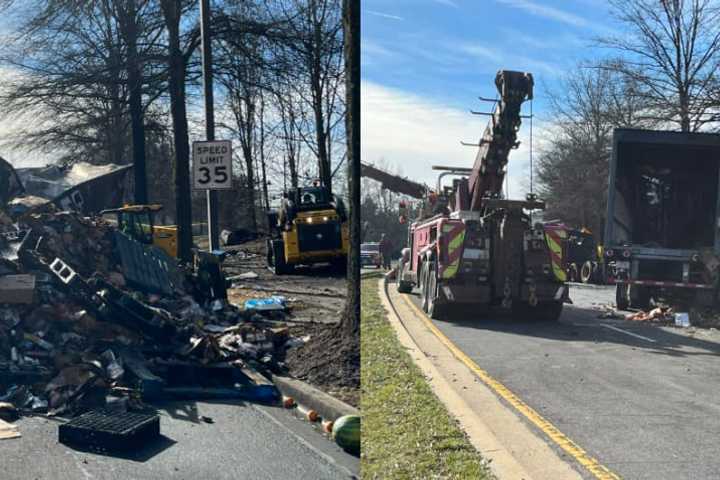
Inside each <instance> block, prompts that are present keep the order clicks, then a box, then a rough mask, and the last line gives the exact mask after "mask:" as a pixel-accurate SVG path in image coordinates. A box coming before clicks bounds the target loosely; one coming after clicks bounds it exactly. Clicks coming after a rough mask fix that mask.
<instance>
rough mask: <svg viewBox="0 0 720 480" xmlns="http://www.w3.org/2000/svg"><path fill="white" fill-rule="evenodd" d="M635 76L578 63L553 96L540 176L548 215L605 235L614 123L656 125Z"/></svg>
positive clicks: (540, 159)
mask: <svg viewBox="0 0 720 480" xmlns="http://www.w3.org/2000/svg"><path fill="white" fill-rule="evenodd" d="M635 92H636V85H635V83H634V82H633V79H631V78H628V77H625V76H624V75H622V74H617V73H614V72H612V71H610V70H608V69H603V68H589V67H582V66H580V67H579V68H578V69H577V70H575V71H573V72H571V73H570V74H568V75H567V76H566V77H565V78H564V79H563V80H562V82H561V84H560V85H559V87H558V89H557V91H555V92H553V93H552V94H551V97H550V100H551V106H552V115H553V117H552V118H553V122H552V126H551V127H550V128H549V130H548V132H547V134H546V135H545V137H546V138H545V139H544V140H545V142H544V147H543V148H542V150H541V152H540V157H539V161H538V166H537V177H538V181H539V183H540V194H541V196H542V197H543V198H544V199H545V200H546V201H547V205H548V208H547V211H546V215H547V216H549V217H552V218H555V217H558V218H562V219H563V220H564V221H566V222H568V223H569V224H574V225H576V226H584V227H588V228H590V230H592V231H593V232H594V233H595V234H597V235H602V232H603V230H604V222H605V202H606V197H607V179H608V165H609V158H610V153H611V147H612V132H613V129H614V128H616V127H652V126H654V123H653V120H652V119H648V118H647V115H646V111H645V108H644V106H643V105H642V101H641V99H640V98H639V97H637V96H636V95H635Z"/></svg>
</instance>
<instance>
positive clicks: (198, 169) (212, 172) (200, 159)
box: [193, 140, 232, 190]
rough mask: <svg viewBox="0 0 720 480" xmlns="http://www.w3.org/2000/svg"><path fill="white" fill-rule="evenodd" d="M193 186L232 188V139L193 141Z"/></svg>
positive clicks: (203, 188)
mask: <svg viewBox="0 0 720 480" xmlns="http://www.w3.org/2000/svg"><path fill="white" fill-rule="evenodd" d="M193 188H194V189H195V190H229V189H231V188H232V143H231V142H230V140H216V141H212V142H193Z"/></svg>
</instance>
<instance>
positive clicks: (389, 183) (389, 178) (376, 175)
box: [360, 163, 428, 199]
mask: <svg viewBox="0 0 720 480" xmlns="http://www.w3.org/2000/svg"><path fill="white" fill-rule="evenodd" d="M360 174H361V175H362V176H363V177H367V178H372V179H373V180H376V181H378V182H380V183H381V184H382V186H383V188H385V189H387V190H390V191H391V192H395V193H401V194H403V195H407V196H409V197H413V198H417V199H422V198H425V195H426V193H427V190H428V188H427V186H425V185H423V184H422V183H417V182H413V181H412V180H408V179H407V178H403V177H399V176H397V175H393V174H391V173H387V172H384V171H382V170H380V169H379V168H375V167H373V166H372V165H368V164H367V163H361V164H360Z"/></svg>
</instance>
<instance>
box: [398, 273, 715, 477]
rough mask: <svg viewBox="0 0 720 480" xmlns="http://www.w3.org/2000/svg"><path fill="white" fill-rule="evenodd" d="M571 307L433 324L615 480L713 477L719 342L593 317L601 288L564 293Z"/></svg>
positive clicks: (604, 292) (607, 296)
mask: <svg viewBox="0 0 720 480" xmlns="http://www.w3.org/2000/svg"><path fill="white" fill-rule="evenodd" d="M390 288H395V285H394V284H392V285H390ZM408 298H411V299H412V301H413V302H415V304H416V305H419V299H418V297H417V295H411V296H408ZM571 298H572V300H573V302H574V305H572V306H570V305H567V306H566V308H565V310H564V312H563V315H562V317H561V319H560V321H559V322H558V323H549V324H548V323H538V322H533V321H531V320H528V321H525V322H518V321H512V320H511V319H509V318H507V317H505V316H502V315H500V314H498V313H493V314H490V315H489V316H487V317H486V318H475V317H474V316H473V315H472V314H469V313H464V314H460V315H459V317H458V318H457V319H454V320H453V321H435V322H434V323H435V325H436V326H437V327H438V328H439V329H440V330H441V331H442V333H444V334H445V335H446V336H447V337H448V338H449V339H450V340H451V341H452V342H453V343H454V344H455V345H456V346H457V347H459V348H460V349H461V350H462V351H463V352H464V353H465V354H466V355H467V356H469V357H470V358H471V359H472V360H473V361H474V362H475V363H476V364H477V365H479V366H480V368H482V369H484V370H485V371H487V372H488V373H489V374H490V375H491V376H492V377H494V378H495V379H496V380H498V381H499V382H501V383H502V384H504V385H505V386H506V387H508V388H509V389H510V390H511V391H512V392H513V393H515V394H516V395H517V396H519V397H520V398H521V399H522V400H523V401H524V402H525V403H526V404H528V405H529V406H530V407H531V408H533V409H534V410H535V411H537V412H538V413H540V414H541V415H542V416H543V417H545V418H546V419H547V420H549V421H550V422H551V423H552V424H553V425H554V426H555V427H557V428H558V429H559V430H560V431H561V432H562V433H564V434H565V435H566V436H567V437H569V438H570V439H571V440H572V441H574V442H575V443H576V444H578V445H579V446H580V447H582V448H584V449H585V450H586V451H587V452H588V453H589V454H590V455H591V456H592V457H594V458H596V459H597V460H598V461H599V462H600V463H601V464H602V465H604V466H606V467H607V468H609V469H610V470H611V471H613V472H615V473H616V474H617V475H619V476H620V477H622V478H627V479H653V480H658V479H672V480H679V479H717V478H720V456H718V449H717V444H718V443H717V442H718V438H720V437H719V436H720V395H719V394H718V392H719V391H720V357H719V355H720V333H719V332H718V331H717V330H699V329H698V330H695V329H693V328H691V329H680V328H675V327H659V326H656V325H647V324H641V323H637V322H628V321H625V320H618V319H601V318H598V317H599V313H600V311H599V310H598V309H597V307H598V306H599V305H601V304H612V303H613V302H614V289H613V288H609V287H595V288H592V287H591V288H580V287H572V288H571ZM533 429H534V430H535V431H536V432H537V433H538V435H543V433H542V432H541V431H540V430H538V429H536V428H535V427H533ZM548 442H550V443H552V441H550V440H549V439H548ZM553 446H554V447H555V448H556V449H557V451H558V452H559V453H560V449H559V448H558V447H557V445H553ZM579 470H580V471H581V472H582V475H583V476H585V477H587V478H595V477H593V476H592V475H591V474H590V473H589V472H588V471H586V470H582V468H580V467H579Z"/></svg>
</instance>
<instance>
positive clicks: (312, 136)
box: [272, 0, 344, 188]
mask: <svg viewBox="0 0 720 480" xmlns="http://www.w3.org/2000/svg"><path fill="white" fill-rule="evenodd" d="M272 11H273V12H274V15H276V16H278V15H279V16H280V17H281V18H283V19H285V24H286V26H287V34H286V41H285V42H284V43H282V44H279V47H280V51H279V52H278V55H279V56H284V57H285V67H286V71H285V72H284V74H283V76H282V79H283V84H282V88H283V89H284V90H285V91H286V92H290V94H292V95H294V96H296V97H297V98H298V99H299V100H301V101H302V102H303V104H305V105H307V109H308V111H309V112H311V115H312V128H311V129H297V133H298V134H299V135H300V137H301V138H302V140H303V142H304V143H305V145H307V146H308V148H309V149H310V150H311V151H312V153H313V154H314V155H315V156H316V157H317V161H318V172H319V176H320V179H321V181H322V182H323V184H325V185H327V186H328V187H329V188H331V187H332V151H333V149H332V147H333V144H334V142H335V140H337V139H336V138H335V137H336V136H337V135H339V134H340V132H339V128H338V127H339V126H341V125H342V120H343V113H344V105H343V98H342V96H343V82H344V70H343V68H342V62H343V58H342V57H343V41H342V21H341V8H340V0H276V1H275V2H274V4H273V7H272ZM295 111H297V110H295ZM295 120H300V118H298V117H297V116H296V117H295ZM294 125H295V126H297V125H299V123H297V122H296V123H295V124H294Z"/></svg>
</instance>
